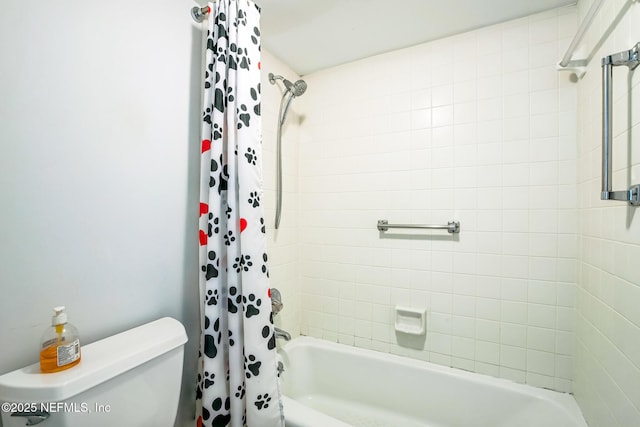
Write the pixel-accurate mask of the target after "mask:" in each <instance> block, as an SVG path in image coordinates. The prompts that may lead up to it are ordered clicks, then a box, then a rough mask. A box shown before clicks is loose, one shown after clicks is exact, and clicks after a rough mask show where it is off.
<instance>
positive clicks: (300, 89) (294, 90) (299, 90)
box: [269, 73, 307, 96]
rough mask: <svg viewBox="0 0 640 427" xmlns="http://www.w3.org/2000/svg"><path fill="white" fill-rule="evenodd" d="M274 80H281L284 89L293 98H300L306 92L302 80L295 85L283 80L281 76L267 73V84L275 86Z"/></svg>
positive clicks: (304, 83)
mask: <svg viewBox="0 0 640 427" xmlns="http://www.w3.org/2000/svg"><path fill="white" fill-rule="evenodd" d="M276 80H282V83H283V84H284V87H285V88H286V89H287V91H288V92H290V93H291V94H292V95H293V96H300V95H302V94H303V93H305V92H306V90H307V82H305V81H304V80H298V81H297V82H295V83H291V82H290V81H289V80H287V79H285V78H284V77H282V76H277V75H274V74H273V73H269V83H271V84H275V83H276Z"/></svg>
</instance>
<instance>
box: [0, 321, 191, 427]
mask: <svg viewBox="0 0 640 427" xmlns="http://www.w3.org/2000/svg"><path fill="white" fill-rule="evenodd" d="M186 342H187V335H186V333H185V330H184V327H183V326H182V324H181V323H180V322H178V321H177V320H175V319H172V318H170V317H164V318H162V319H159V320H156V321H153V322H150V323H147V324H145V325H142V326H139V327H137V328H134V329H130V330H128V331H125V332H122V333H120V334H117V335H114V336H111V337H108V338H105V339H103V340H100V341H96V342H94V343H92V344H89V345H86V346H83V347H82V361H81V362H80V364H79V365H78V366H75V367H73V368H70V369H68V370H66V371H61V372H56V373H52V374H42V373H40V365H39V364H38V363H35V364H33V365H30V366H27V367H25V368H22V369H18V370H16V371H13V372H9V373H8V374H5V375H2V376H0V404H1V405H2V412H1V414H2V425H3V427H17V426H20V427H22V426H25V425H38V426H41V427H81V426H84V427H86V426H91V427H114V426H117V427H147V426H148V427H152V426H153V427H173V425H174V421H175V418H176V412H177V410H178V400H179V397H180V384H181V378H182V359H183V354H184V344H185V343H186Z"/></svg>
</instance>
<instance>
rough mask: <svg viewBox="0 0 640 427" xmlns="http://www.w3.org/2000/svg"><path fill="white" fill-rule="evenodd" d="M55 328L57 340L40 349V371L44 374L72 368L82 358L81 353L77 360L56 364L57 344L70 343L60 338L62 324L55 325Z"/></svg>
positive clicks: (62, 328) (62, 329)
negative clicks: (60, 364)
mask: <svg viewBox="0 0 640 427" xmlns="http://www.w3.org/2000/svg"><path fill="white" fill-rule="evenodd" d="M55 328H56V334H57V335H58V339H57V342H56V343H53V344H50V345H49V346H48V347H46V348H43V349H42V350H41V351H40V372H42V373H45V374H49V373H53V372H60V371H64V370H65V369H69V368H72V367H74V366H76V365H77V364H78V363H80V359H81V358H82V354H80V355H79V357H78V359H77V360H74V361H73V362H70V363H67V364H66V365H63V366H58V346H60V345H68V344H71V343H70V342H67V341H64V340H63V339H62V332H63V331H64V325H56V326H55Z"/></svg>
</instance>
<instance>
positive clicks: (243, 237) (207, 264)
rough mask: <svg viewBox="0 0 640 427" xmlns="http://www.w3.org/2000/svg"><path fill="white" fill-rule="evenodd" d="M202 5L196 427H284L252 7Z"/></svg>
mask: <svg viewBox="0 0 640 427" xmlns="http://www.w3.org/2000/svg"><path fill="white" fill-rule="evenodd" d="M209 7H210V10H211V13H210V14H209V17H208V23H207V38H206V52H205V56H206V58H205V84H204V88H205V89H204V94H203V108H202V122H201V124H202V128H201V144H202V147H201V148H202V149H201V152H202V159H201V182H200V235H199V242H200V265H201V270H202V271H201V273H200V295H201V301H202V302H201V329H202V334H201V341H200V364H199V374H198V383H197V390H196V398H197V407H198V414H197V426H198V427H200V426H210V427H222V426H231V427H244V426H249V427H271V426H273V427H283V426H284V417H283V413H282V405H281V399H280V390H279V384H278V380H277V371H276V358H275V338H274V329H273V324H272V322H271V300H270V295H269V275H268V267H267V265H266V260H267V250H266V236H265V229H264V209H263V206H262V204H261V203H260V200H261V196H262V193H263V189H262V170H261V166H262V164H261V156H262V143H261V133H262V131H261V119H260V30H259V20H260V9H259V7H258V6H257V5H256V4H255V3H253V2H252V1H250V0H217V1H216V2H215V3H209Z"/></svg>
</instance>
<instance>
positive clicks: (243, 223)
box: [240, 218, 247, 233]
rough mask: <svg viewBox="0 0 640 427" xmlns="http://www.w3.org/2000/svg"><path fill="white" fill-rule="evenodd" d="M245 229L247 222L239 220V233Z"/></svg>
mask: <svg viewBox="0 0 640 427" xmlns="http://www.w3.org/2000/svg"><path fill="white" fill-rule="evenodd" d="M245 228H247V220H246V219H244V218H240V232H241V233H242V232H243V231H244V229H245Z"/></svg>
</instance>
